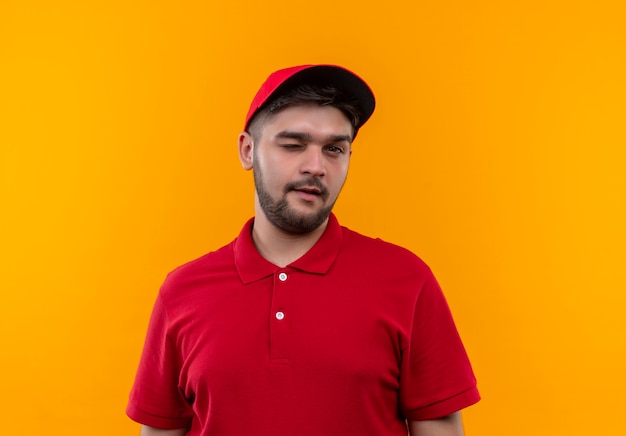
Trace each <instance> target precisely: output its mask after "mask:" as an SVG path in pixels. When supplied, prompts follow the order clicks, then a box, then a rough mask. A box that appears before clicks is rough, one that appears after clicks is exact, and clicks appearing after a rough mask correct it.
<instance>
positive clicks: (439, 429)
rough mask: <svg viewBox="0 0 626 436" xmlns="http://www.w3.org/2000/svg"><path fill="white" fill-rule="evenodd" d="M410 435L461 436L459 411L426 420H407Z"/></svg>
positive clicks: (461, 423) (461, 427)
mask: <svg viewBox="0 0 626 436" xmlns="http://www.w3.org/2000/svg"><path fill="white" fill-rule="evenodd" d="M409 432H410V434H411V436H463V421H462V420H461V412H455V413H453V414H452V415H448V416H444V417H443V418H439V419H431V420H428V421H409Z"/></svg>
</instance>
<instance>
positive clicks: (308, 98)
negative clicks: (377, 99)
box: [248, 84, 360, 140]
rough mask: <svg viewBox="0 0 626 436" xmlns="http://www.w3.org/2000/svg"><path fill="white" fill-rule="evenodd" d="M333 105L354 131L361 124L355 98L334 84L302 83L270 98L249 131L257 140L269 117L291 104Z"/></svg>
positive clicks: (252, 121)
mask: <svg viewBox="0 0 626 436" xmlns="http://www.w3.org/2000/svg"><path fill="white" fill-rule="evenodd" d="M310 103H314V104H318V105H320V106H332V107H335V108H337V109H339V110H340V111H341V112H342V113H343V114H344V115H345V116H346V118H348V120H349V121H350V124H351V125H352V130H353V133H354V132H356V126H357V125H358V124H359V119H360V117H359V110H358V109H357V105H356V102H355V101H354V99H353V98H350V97H349V96H348V95H346V94H345V93H343V92H342V91H341V90H339V89H337V88H336V87H334V86H332V85H315V84H306V85H300V86H297V87H295V88H292V89H290V90H288V91H287V92H285V93H283V94H280V95H278V96H277V97H275V98H273V99H271V100H269V101H268V102H267V103H266V104H265V105H264V106H263V107H262V108H261V109H260V110H259V112H258V113H257V114H256V115H255V116H254V117H253V118H252V120H251V121H250V123H249V124H248V133H250V134H251V135H252V137H253V138H254V139H255V140H256V139H258V137H259V136H260V131H259V130H260V128H261V126H262V125H263V124H264V123H265V121H267V119H268V118H269V117H271V116H272V115H275V114H277V113H278V112H280V111H281V110H283V109H286V108H288V107H290V106H300V105H305V104H310Z"/></svg>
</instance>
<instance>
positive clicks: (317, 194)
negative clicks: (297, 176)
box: [285, 179, 328, 201]
mask: <svg viewBox="0 0 626 436" xmlns="http://www.w3.org/2000/svg"><path fill="white" fill-rule="evenodd" d="M289 191H294V192H296V193H297V194H298V195H299V196H300V197H302V198H304V199H305V200H309V201H313V200H315V199H316V198H321V199H323V200H325V199H326V198H327V197H328V189H327V188H326V187H325V186H324V185H323V184H322V182H320V181H319V180H317V179H308V180H301V181H299V182H293V183H289V184H288V185H287V186H286V189H285V192H289Z"/></svg>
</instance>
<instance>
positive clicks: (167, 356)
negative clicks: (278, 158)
mask: <svg viewBox="0 0 626 436" xmlns="http://www.w3.org/2000/svg"><path fill="white" fill-rule="evenodd" d="M168 327H169V326H168V316H167V311H166V308H165V304H164V302H163V298H162V295H161V294H159V296H158V297H157V301H156V303H155V305H154V308H153V310H152V315H151V318H150V324H149V326H148V333H147V335H146V340H145V343H144V348H143V353H142V355H141V360H140V363H139V368H138V370H137V375H136V377H135V383H134V385H133V388H132V390H131V393H130V400H129V402H128V406H127V408H126V414H127V415H128V416H129V417H130V418H131V419H132V420H134V421H137V422H139V423H140V424H144V425H148V426H150V427H155V428H161V429H175V428H188V427H190V425H191V419H192V416H193V411H192V409H191V406H190V404H189V402H188V401H187V399H186V398H185V397H184V395H183V393H182V392H181V390H180V389H179V379H180V366H181V359H180V357H179V355H180V354H179V352H178V351H177V349H176V346H175V345H176V343H175V340H174V339H173V338H171V337H170V335H169V328H168Z"/></svg>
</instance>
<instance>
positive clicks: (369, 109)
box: [244, 65, 376, 130]
mask: <svg viewBox="0 0 626 436" xmlns="http://www.w3.org/2000/svg"><path fill="white" fill-rule="evenodd" d="M309 83H310V84H323V85H333V86H335V87H336V88H337V89H340V90H341V91H343V92H344V93H346V94H347V95H349V96H352V97H353V98H354V100H355V102H356V106H357V109H358V111H359V115H360V116H359V122H358V124H357V125H356V127H355V129H356V130H358V129H359V127H361V126H362V125H363V124H365V122H366V121H367V120H368V119H369V117H370V116H371V115H372V113H373V112H374V107H375V106H376V100H375V99H374V93H373V92H372V90H371V89H370V87H369V86H368V85H367V83H365V81H364V80H363V79H361V78H360V77H359V76H357V75H356V74H354V73H353V72H352V71H349V70H347V69H345V68H343V67H340V66H337V65H300V66H297V67H290V68H285V69H282V70H278V71H275V72H273V73H272V74H270V76H269V77H268V78H267V80H266V81H265V83H263V85H261V88H260V89H259V91H258V92H257V94H256V95H255V96H254V100H252V104H251V105H250V109H249V110H248V115H246V124H245V126H244V130H247V129H248V124H250V120H251V119H252V118H253V117H254V115H256V113H257V112H258V111H259V110H260V109H261V108H262V107H263V106H264V105H265V103H267V102H268V101H269V100H270V99H271V98H272V97H275V96H278V95H279V94H281V93H283V92H285V91H287V90H289V89H292V88H294V87H296V86H299V85H302V84H309Z"/></svg>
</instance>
